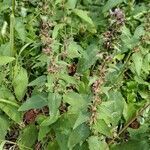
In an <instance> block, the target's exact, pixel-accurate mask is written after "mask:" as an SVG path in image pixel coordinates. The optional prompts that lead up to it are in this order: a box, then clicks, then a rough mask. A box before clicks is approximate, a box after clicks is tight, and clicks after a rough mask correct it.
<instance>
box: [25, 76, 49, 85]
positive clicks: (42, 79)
mask: <svg viewBox="0 0 150 150" xmlns="http://www.w3.org/2000/svg"><path fill="white" fill-rule="evenodd" d="M46 78H47V77H46V76H45V75H42V76H40V77H38V78H36V79H35V80H33V81H32V82H30V83H29V84H28V86H41V85H44V84H45V83H46Z"/></svg>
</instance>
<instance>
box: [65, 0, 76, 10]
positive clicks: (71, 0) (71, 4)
mask: <svg viewBox="0 0 150 150" xmlns="http://www.w3.org/2000/svg"><path fill="white" fill-rule="evenodd" d="M77 1H78V0H68V1H67V3H66V6H67V7H68V8H71V9H74V8H75V7H76V4H77Z"/></svg>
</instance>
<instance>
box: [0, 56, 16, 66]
mask: <svg viewBox="0 0 150 150" xmlns="http://www.w3.org/2000/svg"><path fill="white" fill-rule="evenodd" d="M13 60H15V58H14V57H9V56H0V66H1V65H6V64H8V63H10V62H12V61H13Z"/></svg>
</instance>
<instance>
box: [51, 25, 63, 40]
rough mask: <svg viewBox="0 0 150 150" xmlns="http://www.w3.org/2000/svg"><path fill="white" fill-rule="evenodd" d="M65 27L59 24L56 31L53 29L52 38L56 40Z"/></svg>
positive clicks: (55, 28)
mask: <svg viewBox="0 0 150 150" xmlns="http://www.w3.org/2000/svg"><path fill="white" fill-rule="evenodd" d="M63 27H64V24H57V25H56V26H55V27H54V29H53V33H52V38H53V39H56V38H57V36H58V34H59V30H60V29H62V28H63Z"/></svg>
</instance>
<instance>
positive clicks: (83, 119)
mask: <svg viewBox="0 0 150 150" xmlns="http://www.w3.org/2000/svg"><path fill="white" fill-rule="evenodd" d="M88 120H89V115H88V114H85V113H83V112H80V113H79V116H78V118H77V120H76V122H75V124H74V126H73V129H75V128H77V127H78V126H79V125H81V124H83V123H84V122H86V121H88Z"/></svg>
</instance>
